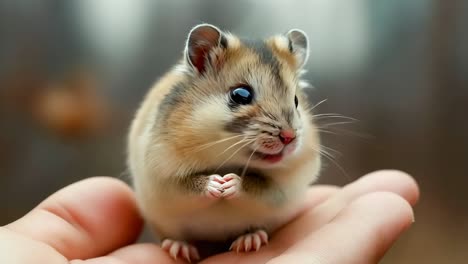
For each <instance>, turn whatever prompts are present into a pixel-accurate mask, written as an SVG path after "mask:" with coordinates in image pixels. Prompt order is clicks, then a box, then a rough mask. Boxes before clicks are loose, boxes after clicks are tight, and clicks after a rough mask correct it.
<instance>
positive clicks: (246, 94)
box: [230, 85, 253, 105]
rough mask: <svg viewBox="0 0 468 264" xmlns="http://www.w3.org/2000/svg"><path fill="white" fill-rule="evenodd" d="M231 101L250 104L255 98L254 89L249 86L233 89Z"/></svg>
mask: <svg viewBox="0 0 468 264" xmlns="http://www.w3.org/2000/svg"><path fill="white" fill-rule="evenodd" d="M230 96H231V101H232V102H234V103H236V104H242V105H246V104H250V103H251V102H252V99H253V91H252V88H251V87H249V86H247V85H246V86H240V87H237V88H234V89H233V90H231V94H230Z"/></svg>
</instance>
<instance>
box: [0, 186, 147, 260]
mask: <svg viewBox="0 0 468 264" xmlns="http://www.w3.org/2000/svg"><path fill="white" fill-rule="evenodd" d="M141 226H142V221H141V219H140V217H139V215H138V210H137V207H136V205H135V199H134V196H133V193H132V191H131V190H130V188H129V187H128V186H127V185H126V184H124V183H123V182H121V181H119V180H116V179H112V178H105V177H96V178H90V179H86V180H83V181H80V182H77V183H75V184H72V185H70V186H68V187H66V188H64V189H62V190H60V191H58V192H57V193H55V194H53V195H52V196H50V197H49V198H47V199H46V200H45V201H44V202H42V203H41V204H40V205H38V206H37V207H36V208H35V209H33V210H32V211H31V212H29V213H28V214H27V215H25V216H24V217H23V218H21V219H19V220H17V221H15V222H13V223H11V224H9V225H7V226H6V228H8V229H10V230H12V231H14V232H17V233H19V234H22V235H24V236H27V237H29V238H32V239H35V240H38V241H42V242H44V243H46V244H48V245H50V246H51V247H53V248H55V250H57V251H58V252H60V253H61V254H63V255H64V256H65V257H66V258H67V259H86V258H91V257H96V256H100V255H103V254H107V253H109V252H110V251H112V250H115V249H116V248H119V247H121V246H124V245H126V244H129V243H131V242H133V241H134V240H136V238H137V236H138V234H139V233H140V230H141Z"/></svg>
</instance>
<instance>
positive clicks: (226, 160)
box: [215, 139, 255, 172]
mask: <svg viewBox="0 0 468 264" xmlns="http://www.w3.org/2000/svg"><path fill="white" fill-rule="evenodd" d="M254 141H255V139H252V140H250V141H248V142H247V143H245V144H244V145H242V146H241V147H240V148H238V149H237V150H236V151H234V153H232V155H231V156H229V157H228V158H227V159H225V160H224V161H223V163H221V165H219V166H218V167H217V168H216V169H215V172H216V171H218V170H219V168H221V167H222V166H223V165H224V164H225V163H226V162H228V161H229V160H230V159H232V157H234V155H236V154H237V153H238V152H239V151H240V150H241V149H243V148H244V147H246V146H247V145H249V144H250V143H252V142H254Z"/></svg>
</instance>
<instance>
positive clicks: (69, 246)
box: [0, 171, 419, 264]
mask: <svg viewBox="0 0 468 264" xmlns="http://www.w3.org/2000/svg"><path fill="white" fill-rule="evenodd" d="M418 197H419V191H418V187H417V185H416V183H415V182H414V180H413V179H412V178H411V177H410V176H408V175H407V174H405V173H402V172H398V171H378V172H373V173H370V174H368V175H366V176H364V177H362V178H361V179H359V180H357V181H355V182H353V183H351V184H349V185H347V186H345V187H343V188H338V187H333V186H323V185H322V186H320V185H317V186H314V187H311V188H310V190H309V192H308V196H307V203H308V204H307V210H305V211H304V213H303V214H302V215H300V216H299V217H298V218H297V219H295V220H293V221H292V222H290V223H289V224H287V225H286V226H284V227H283V228H282V229H280V230H278V231H277V232H276V233H275V234H273V235H272V237H271V240H270V243H269V244H268V245H267V246H265V247H262V248H261V250H260V251H258V252H250V253H242V254H237V253H234V252H227V253H223V254H220V255H216V256H213V257H210V258H208V259H205V260H204V261H202V263H206V264H215V263H228V264H229V263H267V262H268V263H315V264H334V263H378V261H379V260H380V259H381V257H382V256H383V255H384V253H385V252H386V251H387V250H388V249H389V248H390V246H391V245H392V244H393V242H394V241H395V240H396V239H397V238H398V237H399V235H400V234H401V233H402V232H403V231H404V230H405V229H407V228H408V227H409V226H410V225H411V223H413V221H414V220H413V211H412V208H411V205H414V204H415V203H416V202H417V200H418ZM141 228H142V220H141V218H140V216H139V214H138V210H137V207H136V204H135V198H134V195H133V192H132V191H131V189H130V188H129V187H128V186H127V185H125V184H124V183H122V182H120V181H118V180H115V179H112V178H105V177H95V178H90V179H86V180H83V181H80V182H78V183H75V184H72V185H70V186H68V187H66V188H64V189H62V190H60V191H58V192H57V193H55V194H53V195H52V196H50V197H49V198H47V199H46V200H45V201H44V202H42V203H41V204H39V205H38V206H37V207H36V208H34V209H33V210H32V211H31V212H29V213H28V214H27V215H25V216H24V217H23V218H21V219H18V220H17V221H15V222H13V223H11V224H8V225H6V226H3V227H1V228H0V263H10V264H29V263H48V264H62V263H63V264H65V263H71V264H78V263H83V264H85V263H86V264H92V263H96V264H97V263H99V264H153V263H158V264H164V263H183V262H182V260H180V261H174V260H172V259H171V258H170V257H169V256H168V255H167V254H166V252H164V251H163V250H161V248H160V247H159V246H158V245H154V244H134V242H135V240H136V239H137V237H138V236H139V234H140V232H141Z"/></svg>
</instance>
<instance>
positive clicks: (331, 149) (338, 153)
mask: <svg viewBox="0 0 468 264" xmlns="http://www.w3.org/2000/svg"><path fill="white" fill-rule="evenodd" d="M320 148H322V149H327V150H329V151H331V152H333V153H335V154H336V155H340V156H343V154H342V153H341V152H339V151H338V150H336V149H333V148H330V147H326V146H324V145H320Z"/></svg>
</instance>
